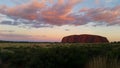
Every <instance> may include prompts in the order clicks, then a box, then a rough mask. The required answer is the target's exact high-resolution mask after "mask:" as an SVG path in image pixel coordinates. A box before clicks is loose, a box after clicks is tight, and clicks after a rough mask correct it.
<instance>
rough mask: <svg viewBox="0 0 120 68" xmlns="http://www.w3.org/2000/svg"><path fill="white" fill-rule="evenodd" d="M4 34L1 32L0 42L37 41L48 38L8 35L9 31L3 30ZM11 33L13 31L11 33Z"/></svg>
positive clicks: (44, 36) (42, 36) (43, 36)
mask: <svg viewBox="0 0 120 68" xmlns="http://www.w3.org/2000/svg"><path fill="white" fill-rule="evenodd" d="M2 31H4V33H2V32H0V40H1V39H2V40H10V41H36V39H38V40H40V39H44V38H46V37H47V36H46V35H36V36H33V35H25V34H24V35H23V34H10V33H6V31H7V32H8V30H2ZM10 32H11V31H10Z"/></svg>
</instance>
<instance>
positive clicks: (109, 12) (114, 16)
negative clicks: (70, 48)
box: [0, 0, 120, 28]
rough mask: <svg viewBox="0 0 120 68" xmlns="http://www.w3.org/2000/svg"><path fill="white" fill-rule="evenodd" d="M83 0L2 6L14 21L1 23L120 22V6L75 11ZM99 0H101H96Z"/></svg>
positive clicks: (2, 9)
mask: <svg viewBox="0 0 120 68" xmlns="http://www.w3.org/2000/svg"><path fill="white" fill-rule="evenodd" d="M81 2H82V0H71V1H69V0H57V2H54V0H41V1H39V0H31V1H30V2H27V3H24V4H19V5H16V6H14V7H8V6H6V5H3V6H0V13H1V14H3V15H6V16H8V18H10V19H12V20H14V21H2V22H1V24H7V25H24V26H30V27H35V28H39V27H52V26H54V25H55V26H62V25H84V24H88V23H89V22H96V23H101V22H105V23H106V24H109V25H114V24H119V23H120V20H119V18H120V6H116V7H113V8H105V7H103V8H83V9H80V12H79V13H73V12H72V11H73V8H74V7H75V6H76V4H79V3H81ZM96 2H99V0H96Z"/></svg>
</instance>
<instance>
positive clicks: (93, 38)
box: [61, 34, 109, 43]
mask: <svg viewBox="0 0 120 68" xmlns="http://www.w3.org/2000/svg"><path fill="white" fill-rule="evenodd" d="M61 42H62V43H109V41H108V39H107V38H106V37H103V36H99V35H90V34H81V35H70V36H65V37H63V39H62V41H61Z"/></svg>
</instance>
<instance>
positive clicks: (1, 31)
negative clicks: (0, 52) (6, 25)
mask: <svg viewBox="0 0 120 68" xmlns="http://www.w3.org/2000/svg"><path fill="white" fill-rule="evenodd" d="M3 32H5V33H6V32H9V33H12V32H14V30H0V33H3Z"/></svg>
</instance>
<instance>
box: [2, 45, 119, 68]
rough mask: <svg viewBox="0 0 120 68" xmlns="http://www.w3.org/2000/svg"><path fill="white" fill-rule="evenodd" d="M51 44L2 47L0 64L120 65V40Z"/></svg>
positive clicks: (46, 67)
mask: <svg viewBox="0 0 120 68" xmlns="http://www.w3.org/2000/svg"><path fill="white" fill-rule="evenodd" d="M9 44H11V45H12V44H13V43H9ZM49 45H50V46H49ZM49 45H48V46H46V47H41V46H37V45H35V46H19V47H13V46H9V47H0V68H120V44H119V43H111V44H77V43H76V44H69V43H66V44H65V43H64V44H62V43H52V44H49Z"/></svg>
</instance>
